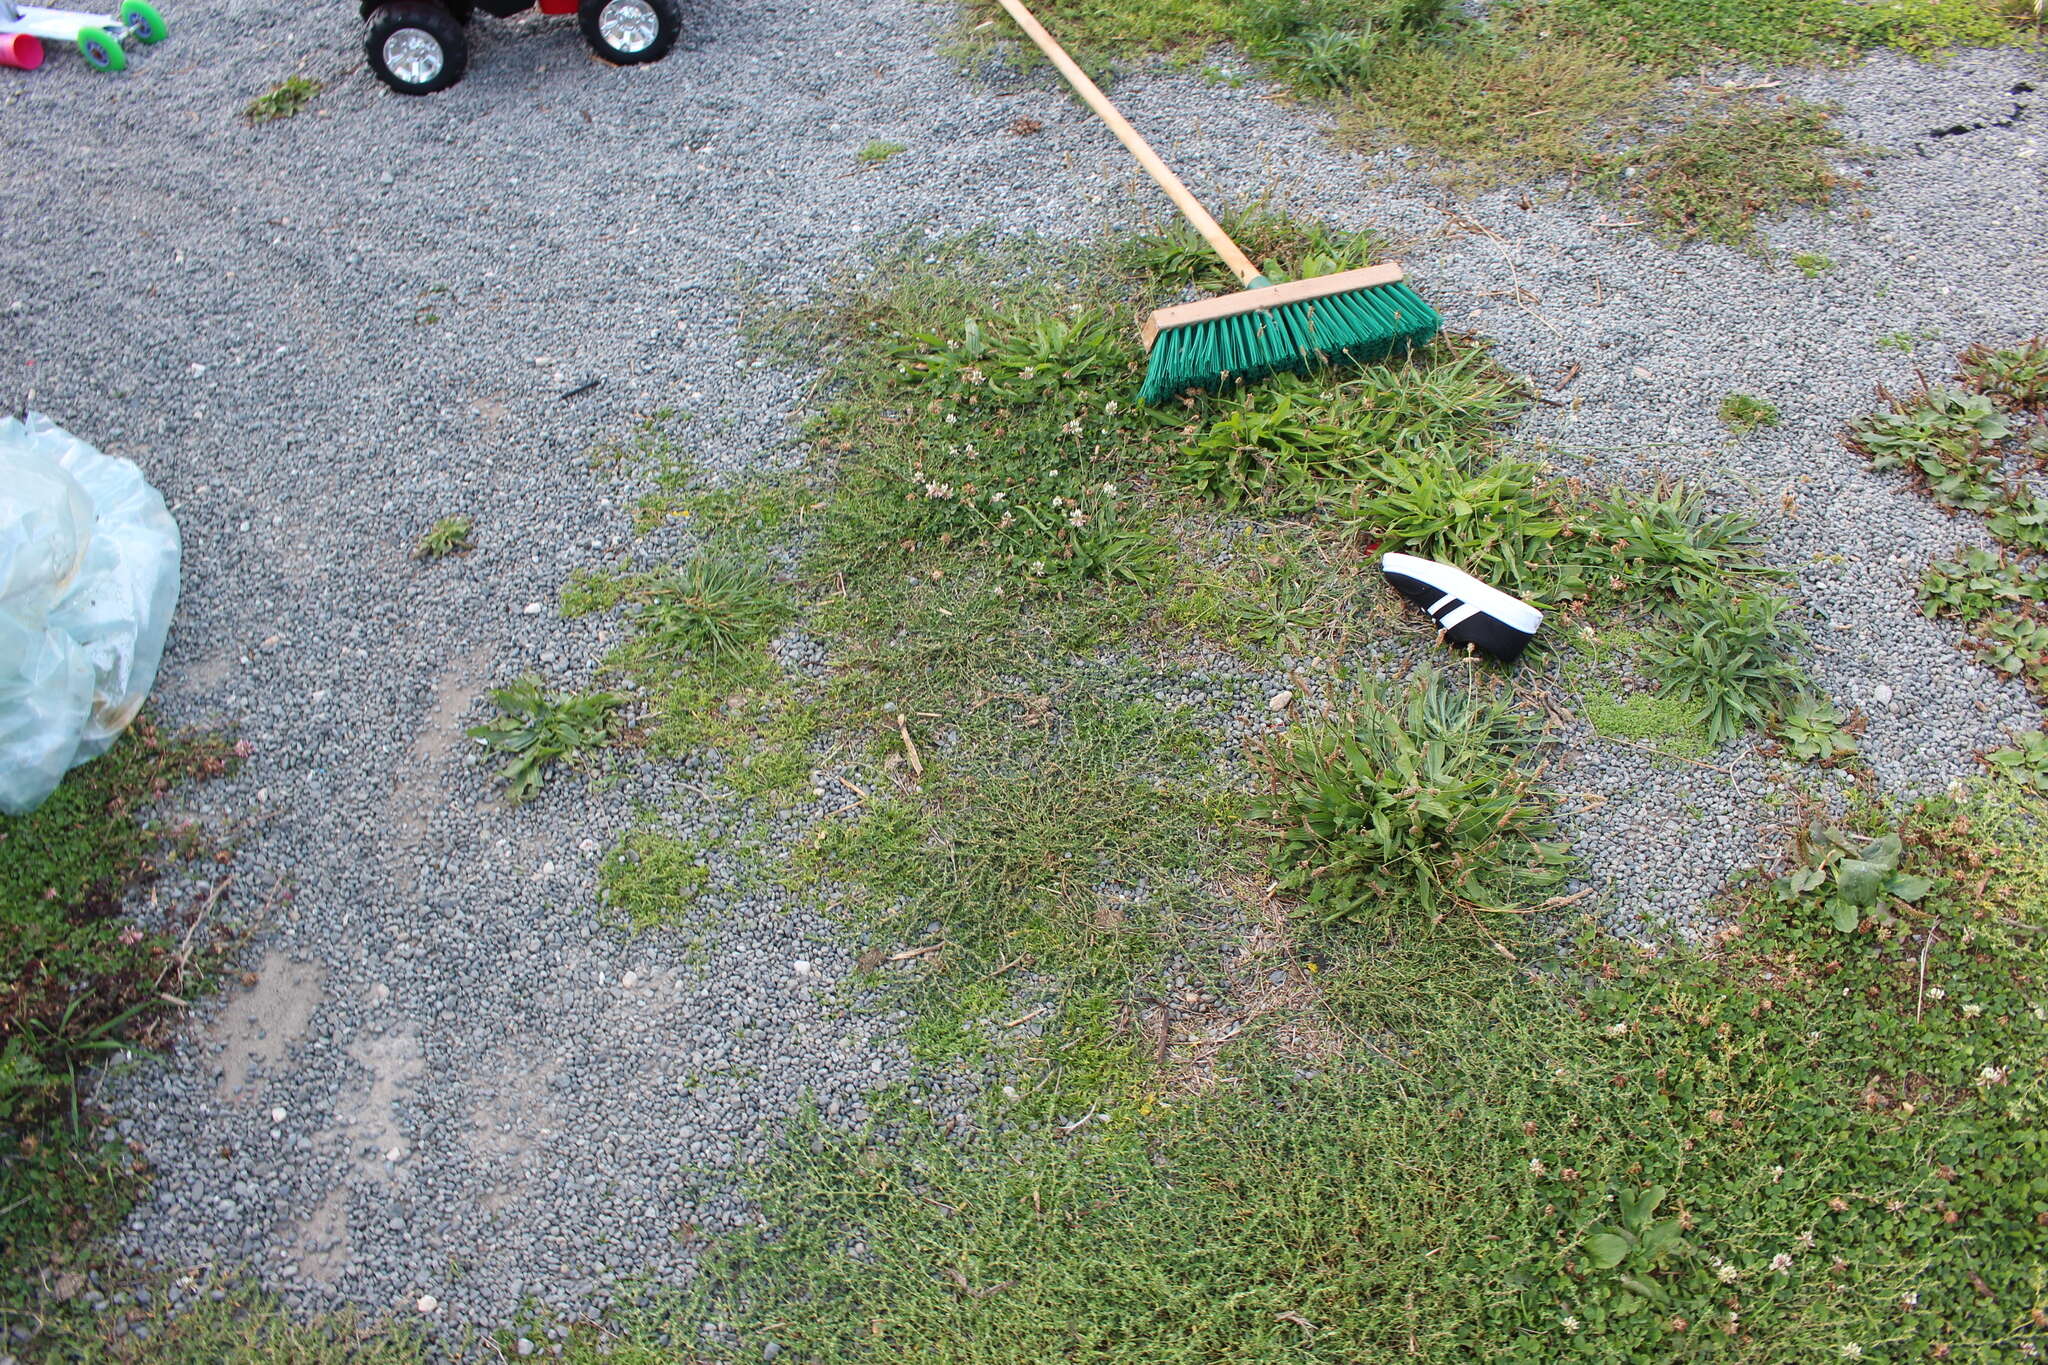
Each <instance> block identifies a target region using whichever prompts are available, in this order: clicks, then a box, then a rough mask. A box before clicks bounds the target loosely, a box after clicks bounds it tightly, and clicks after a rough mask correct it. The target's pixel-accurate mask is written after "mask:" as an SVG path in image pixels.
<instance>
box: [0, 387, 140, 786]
mask: <svg viewBox="0 0 2048 1365" xmlns="http://www.w3.org/2000/svg"><path fill="white" fill-rule="evenodd" d="M178 551H179V546H178V524H177V522H175V521H174V520H172V519H171V514H170V511H169V509H167V508H166V507H165V506H164V500H163V497H162V495H161V494H159V493H158V492H157V491H156V490H155V489H154V488H151V487H150V486H149V484H148V482H147V481H146V480H144V479H143V477H142V471H141V470H140V469H138V468H137V467H136V465H135V463H134V461H132V460H122V459H115V458H113V457H111V456H107V455H102V454H100V452H99V451H97V450H94V449H93V448H92V447H91V446H89V445H87V444H86V443H85V442H83V441H81V440H79V439H78V438H77V437H75V436H72V435H71V434H70V433H69V432H67V431H65V430H64V429H63V428H62V427H60V426H58V425H57V424H56V423H54V422H52V421H50V420H49V419H48V418H47V417H43V416H41V415H40V414H37V413H30V414H29V415H28V419H27V421H26V422H23V421H18V420H16V419H14V418H11V417H10V418H7V419H6V420H4V421H0V811H4V812H6V813H7V814H9V815H25V814H27V813H28V812H29V811H32V810H34V809H35V808H36V807H37V806H40V805H41V804H42V803H43V801H44V800H45V799H46V798H47V797H48V796H49V794H50V793H51V792H53V791H55V790H56V788H57V784H58V782H60V781H61V780H62V779H63V777H64V774H65V773H66V772H69V771H70V770H71V769H72V768H74V767H76V766H77V765H79V764H80V763H83V762H85V761H86V760H87V759H90V758H97V757H98V756H99V755H101V754H103V753H105V752H106V751H107V750H108V749H109V748H110V747H112V745H113V743H114V739H115V737H116V736H118V735H119V734H120V733H121V731H123V730H125V729H126V728H127V727H128V724H129V722H130V721H132V720H134V719H135V713H136V712H137V711H140V710H141V709H142V703H143V701H144V699H146V698H147V697H148V696H149V689H150V687H151V686H152V685H153V684H154V683H155V682H156V670H157V665H158V664H159V663H160V662H161V661H162V659H163V652H164V636H165V634H166V633H168V632H169V630H170V626H171V613H172V612H173V611H174V610H176V608H177V605H178Z"/></svg>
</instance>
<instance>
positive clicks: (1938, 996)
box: [1927, 986, 1948, 1000]
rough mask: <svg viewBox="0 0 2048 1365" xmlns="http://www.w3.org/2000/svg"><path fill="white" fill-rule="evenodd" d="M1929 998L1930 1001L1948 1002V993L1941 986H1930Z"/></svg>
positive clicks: (1928, 990)
mask: <svg viewBox="0 0 2048 1365" xmlns="http://www.w3.org/2000/svg"><path fill="white" fill-rule="evenodd" d="M1927 998H1928V999H1929V1000H1946V999H1947V998H1948V992H1947V991H1945V990H1943V989H1942V988H1941V987H1939V986H1929V987H1928V988H1927Z"/></svg>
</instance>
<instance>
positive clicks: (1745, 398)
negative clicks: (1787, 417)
mask: <svg viewBox="0 0 2048 1365" xmlns="http://www.w3.org/2000/svg"><path fill="white" fill-rule="evenodd" d="M1721 424H1722V425H1723V426H1725V427H1727V428H1728V429H1729V430H1730V431H1738V432H1742V431H1755V430H1756V429H1757V428H1758V427H1774V426H1776V425H1778V408H1777V405H1776V404H1774V403H1770V402H1767V401H1765V400H1764V399H1761V398H1757V397H1755V396H1754V395H1751V394H1747V393H1731V394H1729V395H1728V396H1727V397H1726V398H1723V399H1722V400H1721Z"/></svg>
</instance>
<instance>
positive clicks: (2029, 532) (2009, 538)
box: [1984, 483, 2048, 554]
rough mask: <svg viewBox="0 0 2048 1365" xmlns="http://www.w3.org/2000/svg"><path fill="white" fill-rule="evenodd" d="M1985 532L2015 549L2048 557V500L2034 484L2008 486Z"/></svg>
mask: <svg viewBox="0 0 2048 1365" xmlns="http://www.w3.org/2000/svg"><path fill="white" fill-rule="evenodd" d="M1984 529H1985V530H1987V531H1989V532H1990V533H1991V534H1992V536H1993V538H1995V539H1997V540H2000V541H2003V542H2004V543H2005V544H2007V545H2010V546H2012V547H2014V548H2015V549H2021V550H2030V551H2032V552H2033V553H2035V554H2048V501H2044V500H2043V499H2042V498H2041V496H2040V495H2039V494H2037V493H2035V492H2034V490H2033V487H2032V485H2030V484H2025V483H2022V484H2017V485H2008V486H2007V488H2006V490H2005V497H2004V499H2003V500H2002V501H2001V502H1999V504H1998V505H1997V507H1996V508H1994V509H1993V511H1992V513H1991V516H1990V518H1989V520H1987V521H1986V522H1985V523H1984Z"/></svg>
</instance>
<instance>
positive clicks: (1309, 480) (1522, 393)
mask: <svg viewBox="0 0 2048 1365" xmlns="http://www.w3.org/2000/svg"><path fill="white" fill-rule="evenodd" d="M1527 406H1528V396H1527V391H1526V389H1525V387H1524V386H1523V385H1522V384H1521V383H1520V382H1519V381H1517V380H1516V379H1514V378H1513V377H1512V376H1510V375H1508V374H1507V373H1506V372H1505V371H1504V370H1502V369H1501V368H1500V367H1499V366H1498V365H1496V364H1494V363H1493V361H1492V360H1491V359H1489V358H1488V356H1487V354H1486V348H1485V347H1484V346H1482V345H1478V344H1473V343H1470V342H1460V341H1456V340H1453V341H1450V342H1446V343H1443V344H1440V345H1439V346H1438V347H1437V348H1435V349H1434V351H1433V352H1432V353H1430V354H1428V355H1426V356H1425V357H1423V358H1421V359H1411V360H1409V361H1406V362H1404V363H1402V364H1399V365H1375V366H1371V367H1368V368H1366V369H1363V370H1360V371H1356V372H1352V373H1347V374H1342V375H1331V374H1319V375H1314V376H1298V375H1285V376H1276V377H1275V378H1273V379H1270V380H1268V381H1266V382H1265V383H1263V384H1261V385H1259V386H1257V387H1255V388H1247V389H1243V390H1240V391H1239V392H1237V393H1235V394H1231V395H1226V396H1224V397H1221V398H1218V399H1216V400H1214V401H1213V403H1212V404H1211V405H1210V407H1209V420H1208V421H1207V422H1206V423H1204V424H1203V425H1202V427H1201V429H1200V431H1199V432H1198V433H1197V434H1196V435H1194V436H1193V438H1192V439H1190V440H1189V441H1188V442H1187V443H1186V444H1185V445H1184V446H1183V447H1182V449H1181V450H1180V452H1179V454H1178V455H1177V457H1176V458H1175V460H1174V463H1173V469H1172V473H1173V477H1174V478H1175V479H1176V480H1178V481H1180V482H1182V483H1184V484H1186V485H1188V486H1189V487H1191V488H1193V489H1195V490H1197V491H1199V492H1201V493H1202V494H1204V495H1206V496H1208V497H1211V498H1214V499H1216V500H1217V501H1218V502H1220V503H1222V504H1223V505H1224V506H1226V507H1237V506H1240V505H1244V504H1250V503H1256V504H1259V505H1261V506H1262V507H1264V508H1267V509H1271V510H1279V511H1288V510H1301V509H1304V508H1308V507H1313V506H1316V505H1317V504H1318V503H1322V502H1326V501H1328V500H1329V499H1330V498H1331V495H1332V491H1333V490H1335V489H1342V488H1346V487H1349V486H1351V485H1353V484H1366V483H1375V482H1378V481H1380V480H1382V479H1385V478H1386V477H1387V476H1388V473H1389V471H1388V470H1387V468H1386V462H1387V460H1389V459H1390V458H1393V457H1399V456H1404V455H1410V456H1417V457H1419V458H1421V459H1424V460H1430V461H1432V462H1435V463H1442V462H1443V461H1444V459H1445V457H1446V455H1447V454H1449V453H1451V452H1456V454H1452V455H1451V458H1458V457H1459V456H1463V458H1464V459H1466V460H1469V459H1471V458H1473V457H1474V456H1477V455H1481V454H1483V453H1484V452H1487V451H1490V450H1491V449H1492V448H1493V447H1494V444H1495V435H1496V432H1497V431H1498V429H1499V428H1500V427H1502V426H1504V425H1505V424H1506V423H1508V422H1509V421H1512V420H1513V419H1514V418H1515V417H1516V416H1518V415H1519V414H1520V413H1521V412H1522V410H1523V409H1524V408H1526V407H1527ZM1467 452H1469V454H1468V453H1467Z"/></svg>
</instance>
